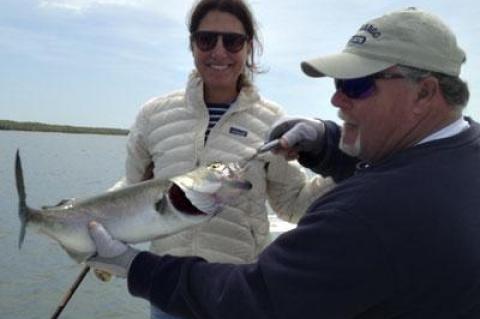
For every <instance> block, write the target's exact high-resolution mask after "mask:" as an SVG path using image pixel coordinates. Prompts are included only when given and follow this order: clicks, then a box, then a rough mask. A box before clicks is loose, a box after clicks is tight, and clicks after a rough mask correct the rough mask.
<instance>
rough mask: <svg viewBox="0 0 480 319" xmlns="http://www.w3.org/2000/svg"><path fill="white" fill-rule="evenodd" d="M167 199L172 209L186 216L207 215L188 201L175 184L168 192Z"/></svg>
mask: <svg viewBox="0 0 480 319" xmlns="http://www.w3.org/2000/svg"><path fill="white" fill-rule="evenodd" d="M168 197H169V198H170V202H171V203H172V205H173V207H174V208H175V209H176V210H178V211H181V212H182V213H185V214H188V215H208V214H207V213H205V212H203V211H201V210H200V209H198V208H197V207H195V205H193V204H192V202H191V201H190V200H189V199H188V197H187V195H186V194H185V192H184V191H183V190H182V189H181V188H180V186H178V185H177V184H175V183H172V186H170V188H169V190H168Z"/></svg>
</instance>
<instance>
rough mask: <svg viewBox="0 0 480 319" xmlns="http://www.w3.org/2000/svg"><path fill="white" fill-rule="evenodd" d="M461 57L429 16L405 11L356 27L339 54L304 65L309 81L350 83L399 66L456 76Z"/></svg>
mask: <svg viewBox="0 0 480 319" xmlns="http://www.w3.org/2000/svg"><path fill="white" fill-rule="evenodd" d="M465 59H466V57H465V53H464V51H463V50H462V49H461V48H460V47H458V45H457V40H456V37H455V35H454V34H453V32H452V31H451V30H450V28H449V27H448V26H446V25H445V24H444V23H443V22H442V21H441V20H440V19H439V18H438V17H436V16H434V15H433V14H430V13H427V12H424V11H421V10H418V9H416V8H408V9H405V10H401V11H394V12H391V13H388V14H386V15H383V16H381V17H379V18H376V19H373V20H371V21H369V22H367V23H365V24H364V25H362V26H361V27H360V29H359V30H358V31H357V33H356V34H355V35H354V36H353V37H352V38H351V39H350V40H349V41H348V43H347V45H346V47H345V48H344V49H343V51H342V52H341V53H338V54H332V55H327V56H322V57H318V58H316V59H312V60H308V61H304V62H302V63H301V67H302V70H303V72H305V74H307V75H309V76H312V77H323V76H328V77H333V78H337V79H352V78H359V77H363V76H367V75H370V74H373V73H377V72H380V71H382V70H385V69H387V68H389V67H391V66H393V65H397V64H401V65H405V66H411V67H415V68H419V69H423V70H428V71H434V72H439V73H443V74H447V75H452V76H458V75H459V74H460V68H461V65H462V64H463V62H465Z"/></svg>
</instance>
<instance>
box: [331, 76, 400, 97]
mask: <svg viewBox="0 0 480 319" xmlns="http://www.w3.org/2000/svg"><path fill="white" fill-rule="evenodd" d="M403 78H405V76H403V75H402V74H398V73H387V72H379V73H375V74H372V75H369V76H365V77H363V78H356V79H344V80H342V79H335V88H336V89H337V91H340V92H342V93H343V94H345V95H346V96H347V97H349V98H351V99H365V98H367V97H369V96H371V95H372V94H373V93H374V92H375V88H376V85H375V80H377V79H384V80H391V79H403Z"/></svg>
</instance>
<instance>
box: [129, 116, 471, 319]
mask: <svg viewBox="0 0 480 319" xmlns="http://www.w3.org/2000/svg"><path fill="white" fill-rule="evenodd" d="M469 121H470V120H469ZM470 124H471V127H470V128H469V129H468V130H466V131H464V132H462V133H460V134H458V135H456V136H453V137H450V138H446V139H441V140H436V141H432V142H429V143H425V144H421V145H418V146H415V147H412V148H409V149H407V150H405V151H403V152H400V153H397V154H395V155H394V156H391V157H390V158H388V159H386V160H384V161H383V162H382V163H379V164H377V165H373V166H367V167H363V168H361V169H358V170H357V171H356V172H355V173H354V174H353V175H352V176H351V177H349V178H346V177H347V176H348V175H351V173H346V172H353V170H352V166H353V165H355V162H356V161H354V160H349V159H347V158H345V155H343V154H341V153H339V152H338V151H337V150H335V149H333V150H325V149H324V150H322V154H323V156H324V157H323V158H322V161H321V163H320V164H318V163H316V164H318V165H317V167H316V170H317V171H320V172H322V170H323V173H325V172H327V171H328V173H329V174H330V175H332V176H333V177H335V179H336V180H337V181H339V183H338V185H337V186H336V187H335V189H333V190H332V191H330V192H329V193H327V194H325V195H324V196H322V197H321V198H319V199H318V200H317V201H315V202H314V203H313V204H312V206H311V207H310V209H309V210H308V212H307V213H306V215H305V216H304V217H303V218H302V219H301V220H300V222H299V224H298V227H297V228H295V229H294V230H292V231H289V232H287V233H284V234H282V235H281V236H280V237H279V238H278V239H277V240H275V241H274V242H273V243H272V244H271V245H270V246H268V247H267V248H266V249H265V250H264V251H263V252H262V254H261V255H260V256H259V258H258V262H257V263H254V264H247V265H230V264H215V263H207V262H205V261H204V260H202V259H201V258H196V257H172V256H163V257H160V256H155V255H153V254H151V253H148V252H142V253H140V254H139V255H138V256H137V257H136V258H135V260H134V261H133V263H132V267H131V269H130V273H129V276H128V286H129V290H130V292H131V293H132V294H133V295H135V296H139V297H142V298H145V299H147V300H149V301H150V302H151V303H153V304H154V305H156V306H158V307H159V308H161V309H163V310H165V311H167V312H170V313H172V314H176V315H181V316H184V317H188V318H209V319H213V318H218V319H220V318H221V319H226V318H229V319H237V318H238V319H240V318H242V319H245V318H255V319H261V318H279V319H283V318H285V319H286V318H302V319H309V318H312V319H313V318H315V319H318V318H328V319H331V318H335V319H337V318H355V319H363V318H369V319H373V318H382V319H383V318H408V319H413V318H418V319H420V318H421V319H425V318H436V319H442V318H464V319H466V318H469V319H472V318H480V126H479V125H478V124H477V123H475V122H472V121H470ZM326 134H327V136H326V139H327V140H330V141H335V140H336V141H338V137H339V136H338V134H339V130H338V128H336V127H335V126H333V125H332V124H331V123H330V124H329V125H328V126H327V133H326ZM324 146H325V147H327V148H328V147H336V146H335V145H333V144H332V145H329V144H328V143H324ZM336 156H340V157H341V159H339V161H338V163H343V164H342V165H337V166H338V167H337V168H335V165H332V163H335V157H336ZM306 162H308V159H305V158H304V161H303V163H304V164H305V163H306ZM310 164H311V165H310V166H312V165H313V164H315V163H313V162H312V161H310Z"/></svg>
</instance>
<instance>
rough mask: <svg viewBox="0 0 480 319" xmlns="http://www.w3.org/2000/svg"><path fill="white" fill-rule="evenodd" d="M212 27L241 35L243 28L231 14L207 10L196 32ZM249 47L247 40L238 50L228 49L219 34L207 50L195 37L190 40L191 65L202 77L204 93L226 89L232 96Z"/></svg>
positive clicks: (213, 92)
mask: <svg viewBox="0 0 480 319" xmlns="http://www.w3.org/2000/svg"><path fill="white" fill-rule="evenodd" d="M200 31H213V32H228V33H236V34H242V35H245V29H244V27H243V25H242V23H241V22H240V20H238V19H237V18H236V17H235V16H234V15H232V14H229V13H226V12H221V11H210V12H209V13H207V15H205V17H204V18H203V19H202V20H201V22H200V24H199V26H198V29H197V32H200ZM250 50H251V41H246V42H245V45H244V46H243V47H242V48H241V49H240V50H239V51H238V52H230V51H228V50H226V49H225V47H224V45H223V36H219V37H218V38H217V41H216V43H215V46H214V47H213V48H212V49H211V50H206V51H202V50H201V49H200V48H199V47H198V46H197V44H196V43H195V41H193V42H192V52H193V57H194V60H195V66H196V68H197V70H198V72H199V73H200V75H201V77H202V78H203V81H204V85H205V94H206V96H208V95H210V96H212V95H218V94H220V95H225V94H226V93H227V92H228V93H229V94H230V95H233V96H232V98H235V97H236V94H237V88H236V87H237V80H238V78H239V76H240V75H241V74H242V72H243V70H244V68H245V65H246V61H247V57H248V54H249V52H250Z"/></svg>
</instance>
